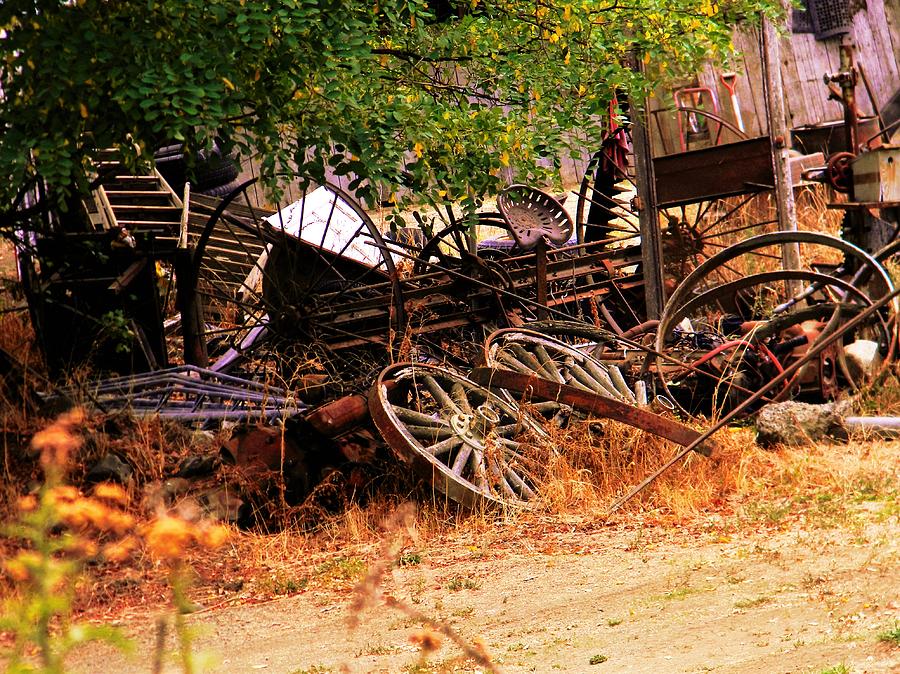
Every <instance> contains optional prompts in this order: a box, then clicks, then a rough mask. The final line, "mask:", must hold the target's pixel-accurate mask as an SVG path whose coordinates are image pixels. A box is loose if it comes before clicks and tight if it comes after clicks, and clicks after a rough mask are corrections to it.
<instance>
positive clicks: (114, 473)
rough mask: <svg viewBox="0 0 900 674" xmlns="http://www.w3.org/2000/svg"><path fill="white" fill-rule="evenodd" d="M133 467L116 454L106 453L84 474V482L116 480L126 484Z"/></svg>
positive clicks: (93, 482)
mask: <svg viewBox="0 0 900 674" xmlns="http://www.w3.org/2000/svg"><path fill="white" fill-rule="evenodd" d="M132 473H134V469H133V468H132V467H131V466H130V465H129V464H128V463H127V462H126V461H125V460H123V459H122V458H121V457H119V456H117V455H116V454H107V455H106V456H104V457H103V458H102V459H100V460H99V461H98V462H97V463H95V464H94V465H93V466H91V469H90V470H89V471H88V472H87V475H85V476H84V483H85V484H97V483H98V482H118V483H119V484H127V483H128V481H129V480H130V479H131V475H132Z"/></svg>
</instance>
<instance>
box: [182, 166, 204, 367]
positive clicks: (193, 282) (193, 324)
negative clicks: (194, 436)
mask: <svg viewBox="0 0 900 674" xmlns="http://www.w3.org/2000/svg"><path fill="white" fill-rule="evenodd" d="M190 196H191V184H190V183H185V185H184V211H183V212H182V214H181V229H180V231H179V233H178V248H177V250H176V251H175V284H176V285H175V304H176V305H177V307H178V311H179V312H180V313H181V338H182V342H183V345H184V347H183V348H184V362H185V363H187V364H188V365H196V366H198V367H209V354H207V352H206V336H205V334H204V324H203V303H202V302H201V300H200V297H199V296H198V294H197V277H196V274H195V273H194V261H193V255H191V249H190V247H189V246H188V236H187V221H188V204H189V203H190Z"/></svg>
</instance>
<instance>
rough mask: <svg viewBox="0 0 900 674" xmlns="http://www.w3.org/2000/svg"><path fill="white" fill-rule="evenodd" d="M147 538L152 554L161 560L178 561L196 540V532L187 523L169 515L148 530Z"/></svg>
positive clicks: (156, 521)
mask: <svg viewBox="0 0 900 674" xmlns="http://www.w3.org/2000/svg"><path fill="white" fill-rule="evenodd" d="M145 538H146V540H147V547H149V548H150V552H151V553H153V555H155V556H156V557H159V558H161V559H169V560H172V559H178V558H179V557H180V556H181V555H182V554H183V553H184V550H185V548H186V547H187V546H188V544H189V543H191V541H192V540H193V539H194V532H193V530H192V528H191V526H190V524H188V523H187V522H185V521H184V520H181V519H178V518H177V517H169V516H168V515H166V516H163V517H160V518H158V519H156V520H154V521H153V522H151V523H150V525H149V526H148V527H147V529H146V535H145Z"/></svg>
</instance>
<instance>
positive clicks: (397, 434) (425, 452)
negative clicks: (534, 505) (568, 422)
mask: <svg viewBox="0 0 900 674" xmlns="http://www.w3.org/2000/svg"><path fill="white" fill-rule="evenodd" d="M429 377H430V378H431V379H432V380H433V381H437V380H443V381H444V382H445V383H446V382H450V384H451V387H452V386H453V385H454V384H458V385H459V386H460V387H462V389H463V391H464V393H465V394H466V398H467V399H468V398H469V396H470V395H473V394H474V397H476V398H477V399H481V400H483V401H484V402H483V403H482V406H484V405H489V407H488V408H487V409H482V407H481V406H480V407H478V408H474V409H473V410H472V412H473V415H472V416H473V417H474V416H475V414H477V413H480V415H481V420H482V421H485V419H486V423H491V422H492V421H493V419H491V414H492V413H493V414H496V415H497V422H496V423H494V424H493V426H494V428H498V427H500V428H503V430H504V431H508V430H509V428H508V427H509V426H515V427H516V428H521V429H522V430H523V431H525V432H530V433H533V434H534V435H535V438H538V437H542V436H544V435H545V434H544V432H543V430H542V429H541V428H540V426H538V425H537V423H536V422H535V421H533V420H532V419H531V417H529V416H528V415H526V414H524V413H522V412H521V411H520V410H519V409H518V407H517V406H516V405H514V404H512V403H510V402H508V401H505V400H503V399H502V398H500V397H499V396H497V395H495V394H494V393H492V392H491V391H489V390H488V389H486V388H484V387H482V386H480V385H478V384H476V383H475V382H472V381H471V380H469V379H467V378H465V377H463V376H461V375H458V374H456V373H453V372H450V371H447V370H446V369H443V368H440V367H437V366H432V365H418V364H416V365H413V364H410V363H398V364H395V365H392V366H390V367H388V368H386V369H385V370H383V371H382V372H381V373H380V374H379V376H378V379H377V380H376V382H375V384H374V385H373V386H372V388H371V389H370V391H369V410H370V412H371V415H372V419H373V421H374V422H375V426H376V428H378V430H379V432H380V433H381V434H382V436H383V437H384V439H385V441H386V442H387V443H388V445H389V446H390V448H391V450H392V452H393V453H394V454H395V455H396V456H397V458H398V459H400V460H401V461H402V462H404V463H405V464H408V465H411V467H412V468H413V469H414V470H415V472H416V473H417V474H418V476H419V477H420V478H422V479H424V480H426V481H430V483H431V485H432V487H433V488H434V489H435V490H436V491H439V492H441V493H443V494H444V495H445V496H446V497H448V498H449V499H451V500H453V501H456V502H457V503H459V504H460V505H463V506H465V507H468V508H475V507H478V506H481V505H507V506H515V507H522V506H524V505H526V504H527V503H528V501H529V500H531V499H533V498H534V497H535V496H536V492H537V485H536V484H534V482H533V479H532V477H531V476H530V475H529V474H528V473H527V472H526V471H524V470H523V468H522V465H521V463H520V461H521V462H524V461H528V460H530V459H529V457H525V456H523V455H521V454H519V453H518V452H517V451H516V450H518V449H520V448H522V447H523V445H522V444H518V443H516V441H514V440H510V439H506V441H504V442H502V443H501V444H503V446H504V449H503V453H502V455H501V456H499V457H498V456H497V455H496V454H494V455H493V456H488V454H489V452H485V451H481V452H479V448H478V446H477V445H478V444H479V442H480V440H479V438H478V436H477V435H475V437H474V438H472V439H463V438H462V435H465V433H466V432H467V430H466V429H464V428H460V423H459V422H458V421H457V422H454V419H453V418H452V417H450V418H444V417H443V416H442V417H441V418H434V416H433V415H431V414H429V413H428V412H425V411H423V410H422V408H421V407H419V408H418V409H412V408H404V407H401V406H399V405H398V404H396V402H397V401H396V400H393V401H392V400H391V397H392V396H394V397H396V396H398V395H399V393H398V391H400V392H402V390H403V389H402V387H408V386H410V385H411V386H412V387H413V388H416V386H418V385H419V383H421V384H422V385H424V386H426V387H430V386H431V385H432V384H431V383H430V382H428V378H429ZM444 394H445V395H447V396H448V397H450V396H451V393H449V392H447V391H444ZM429 395H431V396H432V401H433V400H434V394H433V393H432V392H431V391H429ZM453 395H454V396H456V395H458V392H457V393H454V394H453ZM451 400H455V399H454V398H451ZM471 402H472V401H470V404H471ZM457 409H459V408H457ZM454 416H458V415H454ZM401 417H403V418H401ZM429 417H430V418H431V421H430V422H429V421H428V418H429ZM414 422H415V423H417V424H426V425H427V424H429V423H431V424H432V428H433V429H440V433H437V432H435V436H434V440H437V441H438V442H435V443H433V444H431V445H428V446H426V445H423V443H422V442H420V440H419V438H417V437H416V435H415V433H418V434H419V435H423V433H422V432H421V431H420V429H419V428H415V427H414V426H415V423H414ZM463 423H465V421H463ZM458 431H463V433H462V434H460V433H459V432H458ZM447 441H450V442H447ZM444 442H447V444H449V445H452V448H451V449H446V450H445V449H443V448H442V449H441V450H440V451H437V450H435V449H434V448H435V447H436V446H437V445H438V444H440V443H444ZM514 443H515V444H514ZM493 449H494V450H496V446H494V447H493ZM437 454H440V455H441V456H444V455H445V454H446V455H447V457H448V458H449V457H451V456H452V457H453V461H452V464H453V465H448V464H450V463H451V462H450V461H444V460H442V459H440V458H438V456H437ZM508 457H509V458H511V460H512V465H511V464H510V462H508V461H507V458H508ZM492 460H493V461H494V462H495V464H494V465H490V464H491V461H492ZM470 463H471V464H473V465H472V466H471V468H470V465H469V464H470ZM460 464H461V465H460ZM466 469H469V470H466ZM485 469H487V470H490V471H493V472H494V473H495V474H494V477H495V478H496V477H497V475H496V473H497V470H498V469H500V474H501V476H502V477H501V479H500V480H499V483H500V486H501V489H502V490H503V491H504V495H500V494H498V493H497V490H496V489H492V488H491V486H490V485H486V484H484V482H485V480H481V481H480V482H481V483H480V484H479V483H478V482H476V481H473V480H470V479H469V478H468V477H467V476H470V475H474V476H476V477H477V472H478V471H479V470H481V471H482V473H484V471H485ZM520 473H522V474H520ZM510 483H512V484H510ZM507 488H508V489H507ZM510 491H511V492H513V493H510Z"/></svg>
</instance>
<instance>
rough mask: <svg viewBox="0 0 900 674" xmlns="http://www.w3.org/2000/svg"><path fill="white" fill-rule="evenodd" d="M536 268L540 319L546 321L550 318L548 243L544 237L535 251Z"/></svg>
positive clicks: (535, 279) (539, 240)
mask: <svg viewBox="0 0 900 674" xmlns="http://www.w3.org/2000/svg"><path fill="white" fill-rule="evenodd" d="M534 256H535V261H536V268H535V271H534V283H535V286H536V288H535V290H536V291H537V303H538V308H537V315H538V319H540V320H542V321H546V320H547V319H548V318H549V317H550V312H548V311H547V241H546V240H545V239H544V237H543V236H542V237H541V238H540V239H538V243H537V247H536V248H535V249H534Z"/></svg>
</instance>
